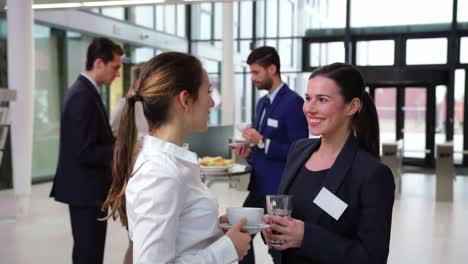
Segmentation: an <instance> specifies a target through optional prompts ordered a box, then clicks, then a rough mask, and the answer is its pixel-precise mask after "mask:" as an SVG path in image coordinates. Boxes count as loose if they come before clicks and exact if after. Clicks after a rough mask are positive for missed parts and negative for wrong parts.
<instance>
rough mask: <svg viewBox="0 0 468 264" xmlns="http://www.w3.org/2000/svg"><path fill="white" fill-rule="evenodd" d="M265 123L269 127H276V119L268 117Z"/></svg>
mask: <svg viewBox="0 0 468 264" xmlns="http://www.w3.org/2000/svg"><path fill="white" fill-rule="evenodd" d="M267 125H268V126H270V127H275V128H278V120H276V119H271V118H268V120H267Z"/></svg>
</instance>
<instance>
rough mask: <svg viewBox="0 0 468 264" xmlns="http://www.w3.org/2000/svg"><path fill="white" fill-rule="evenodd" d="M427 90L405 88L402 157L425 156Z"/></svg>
mask: <svg viewBox="0 0 468 264" xmlns="http://www.w3.org/2000/svg"><path fill="white" fill-rule="evenodd" d="M426 98H427V90H426V89H424V88H419V87H406V88H405V106H404V108H403V110H404V128H405V129H404V136H403V155H404V157H407V158H424V157H425V156H426V124H427V120H426V106H427V104H426Z"/></svg>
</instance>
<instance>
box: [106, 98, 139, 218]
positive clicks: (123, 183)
mask: <svg viewBox="0 0 468 264" xmlns="http://www.w3.org/2000/svg"><path fill="white" fill-rule="evenodd" d="M132 92H133V91H132V89H131V90H130V92H129V93H132ZM138 100H143V99H142V98H141V96H138V95H129V96H127V100H126V103H125V106H124V109H123V111H122V118H121V120H120V125H119V131H118V133H117V141H116V143H115V149H114V159H113V161H112V176H113V178H114V179H113V181H112V185H111V187H110V190H109V194H108V195H107V198H106V201H105V202H104V204H103V205H102V210H103V211H105V210H107V209H109V208H110V213H109V215H108V216H107V217H105V218H104V219H103V220H107V219H109V218H110V217H112V219H114V220H115V219H116V218H117V217H119V218H120V222H121V223H122V225H123V226H125V227H127V213H126V206H125V189H126V188H127V183H128V180H129V179H130V176H131V173H132V171H133V162H134V156H135V155H134V154H135V151H136V144H135V143H136V139H137V129H136V125H135V102H136V101H138Z"/></svg>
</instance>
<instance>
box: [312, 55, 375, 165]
mask: <svg viewBox="0 0 468 264" xmlns="http://www.w3.org/2000/svg"><path fill="white" fill-rule="evenodd" d="M317 76H323V77H326V78H329V79H331V80H333V81H335V83H336V84H337V85H338V87H339V88H340V94H341V95H342V96H343V98H344V101H345V102H346V103H349V102H351V100H353V99H354V98H359V99H360V100H361V109H360V110H359V111H358V112H356V114H355V115H354V117H353V121H352V122H353V123H352V125H353V131H354V134H355V136H356V138H357V140H358V142H359V144H360V145H361V147H362V148H364V149H365V150H366V151H368V152H369V153H371V154H372V155H373V156H374V157H376V158H378V159H380V152H379V149H380V148H379V144H380V138H379V118H378V116H377V109H376V108H375V104H374V101H373V100H372V98H371V97H370V95H369V93H368V92H367V91H366V90H365V84H364V79H363V78H362V75H361V73H360V72H359V70H358V69H357V68H356V67H354V66H352V65H350V64H346V63H333V64H330V65H326V66H323V67H320V68H318V69H317V70H315V71H314V72H312V74H311V75H310V76H309V80H310V79H312V78H314V77H317Z"/></svg>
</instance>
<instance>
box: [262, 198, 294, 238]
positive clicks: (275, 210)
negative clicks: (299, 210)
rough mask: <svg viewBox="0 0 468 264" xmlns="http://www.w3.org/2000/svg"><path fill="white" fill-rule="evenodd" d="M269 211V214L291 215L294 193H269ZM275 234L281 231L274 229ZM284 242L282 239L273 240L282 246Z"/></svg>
mask: <svg viewBox="0 0 468 264" xmlns="http://www.w3.org/2000/svg"><path fill="white" fill-rule="evenodd" d="M266 204H267V212H268V214H269V215H276V216H286V217H291V213H292V195H267V196H266ZM272 232H273V235H281V233H279V232H277V231H274V230H272ZM283 243H284V241H282V240H271V244H272V245H273V246H280V245H282V244H283Z"/></svg>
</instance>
